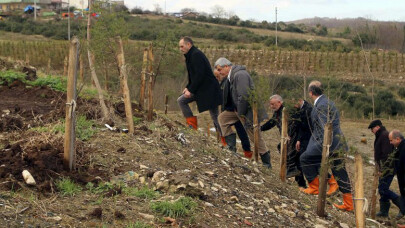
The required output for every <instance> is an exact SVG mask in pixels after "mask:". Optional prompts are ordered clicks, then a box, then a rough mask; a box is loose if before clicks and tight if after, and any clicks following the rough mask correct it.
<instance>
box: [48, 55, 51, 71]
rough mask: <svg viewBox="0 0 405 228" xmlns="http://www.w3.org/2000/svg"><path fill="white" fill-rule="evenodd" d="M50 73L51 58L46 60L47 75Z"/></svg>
mask: <svg viewBox="0 0 405 228" xmlns="http://www.w3.org/2000/svg"><path fill="white" fill-rule="evenodd" d="M50 73H51V58H49V59H48V74H50Z"/></svg>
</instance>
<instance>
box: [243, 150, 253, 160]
mask: <svg viewBox="0 0 405 228" xmlns="http://www.w3.org/2000/svg"><path fill="white" fill-rule="evenodd" d="M243 153H244V154H245V158H249V159H251V158H252V156H253V152H252V151H243Z"/></svg>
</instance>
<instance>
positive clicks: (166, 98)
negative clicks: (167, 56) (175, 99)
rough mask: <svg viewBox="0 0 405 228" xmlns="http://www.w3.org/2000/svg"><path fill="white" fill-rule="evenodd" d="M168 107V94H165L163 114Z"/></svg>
mask: <svg viewBox="0 0 405 228" xmlns="http://www.w3.org/2000/svg"><path fill="white" fill-rule="evenodd" d="M168 107H169V96H167V94H166V95H165V115H167V108H168Z"/></svg>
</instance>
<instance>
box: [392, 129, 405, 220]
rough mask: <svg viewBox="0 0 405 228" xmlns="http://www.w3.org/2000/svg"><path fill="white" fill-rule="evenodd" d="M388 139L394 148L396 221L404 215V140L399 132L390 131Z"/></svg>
mask: <svg viewBox="0 0 405 228" xmlns="http://www.w3.org/2000/svg"><path fill="white" fill-rule="evenodd" d="M388 138H389V140H390V143H391V144H392V145H393V146H394V152H393V157H394V171H395V173H396V174H397V179H398V186H399V192H400V193H401V196H400V198H399V201H398V202H399V205H398V206H399V209H400V212H399V213H398V215H397V217H396V219H401V218H402V217H404V215H405V139H404V136H403V135H402V134H401V132H400V131H399V130H392V131H391V132H390V133H389V135H388Z"/></svg>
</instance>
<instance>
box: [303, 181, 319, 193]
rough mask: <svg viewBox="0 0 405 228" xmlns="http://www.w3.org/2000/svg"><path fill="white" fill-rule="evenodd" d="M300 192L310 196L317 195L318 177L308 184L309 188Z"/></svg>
mask: <svg viewBox="0 0 405 228" xmlns="http://www.w3.org/2000/svg"><path fill="white" fill-rule="evenodd" d="M301 192H303V193H306V194H310V195H318V193H319V177H316V178H315V179H314V180H313V181H311V183H309V187H308V188H306V189H304V190H301Z"/></svg>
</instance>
